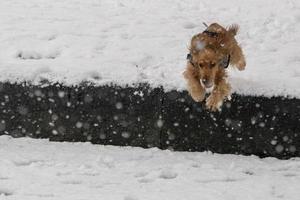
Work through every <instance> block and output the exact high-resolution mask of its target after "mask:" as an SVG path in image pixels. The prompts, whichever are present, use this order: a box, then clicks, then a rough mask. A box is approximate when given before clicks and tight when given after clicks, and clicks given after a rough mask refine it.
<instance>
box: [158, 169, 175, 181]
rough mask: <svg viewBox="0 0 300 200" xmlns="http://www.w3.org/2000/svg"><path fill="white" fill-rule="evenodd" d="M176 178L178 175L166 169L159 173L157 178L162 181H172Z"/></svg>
mask: <svg viewBox="0 0 300 200" xmlns="http://www.w3.org/2000/svg"><path fill="white" fill-rule="evenodd" d="M177 176H178V174H177V173H176V172H174V171H172V170H170V169H166V170H163V171H161V173H160V175H159V178H162V179H174V178H176V177H177Z"/></svg>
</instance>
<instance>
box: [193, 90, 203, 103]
mask: <svg viewBox="0 0 300 200" xmlns="http://www.w3.org/2000/svg"><path fill="white" fill-rule="evenodd" d="M190 95H191V97H192V98H193V100H194V101H196V102H201V101H203V100H204V98H205V93H204V92H201V91H191V92H190Z"/></svg>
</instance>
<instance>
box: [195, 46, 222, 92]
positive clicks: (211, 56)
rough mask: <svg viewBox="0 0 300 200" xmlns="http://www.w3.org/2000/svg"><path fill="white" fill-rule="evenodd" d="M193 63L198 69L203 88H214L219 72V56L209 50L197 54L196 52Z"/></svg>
mask: <svg viewBox="0 0 300 200" xmlns="http://www.w3.org/2000/svg"><path fill="white" fill-rule="evenodd" d="M192 62H193V64H194V66H195V67H196V68H197V71H198V77H199V78H200V82H201V84H202V86H203V87H205V88H207V89H209V88H212V87H213V86H214V82H215V78H216V74H217V71H218V70H219V63H218V56H217V54H216V53H215V52H214V51H213V50H211V49H207V48H205V49H203V50H201V51H197V52H195V51H194V52H192Z"/></svg>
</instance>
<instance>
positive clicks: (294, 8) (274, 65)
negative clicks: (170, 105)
mask: <svg viewBox="0 0 300 200" xmlns="http://www.w3.org/2000/svg"><path fill="white" fill-rule="evenodd" d="M0 15H1V17H0V27H1V30H0V40H1V42H0V49H1V51H0V81H6V80H9V81H16V80H17V81H24V80H26V81H32V82H33V83H38V82H39V81H40V80H42V79H49V80H51V81H60V82H63V83H65V84H77V83H79V82H81V81H94V82H95V83H96V84H99V85H103V84H107V83H111V82H113V83H117V84H119V85H124V84H132V83H137V82H149V83H150V84H151V85H152V86H159V85H163V86H164V87H165V88H166V89H167V90H169V89H178V90H183V89H185V88H186V84H185V81H184V79H183V77H182V72H183V70H184V68H185V64H186V60H185V57H186V53H187V47H188V43H189V40H190V38H191V37H192V35H194V34H196V33H198V32H200V31H202V30H203V29H204V27H203V25H202V22H206V23H211V22H219V23H221V24H222V25H229V24H231V23H238V24H240V26H241V31H240V33H239V35H238V36H237V39H238V41H239V42H240V43H241V45H242V47H243V49H244V52H245V55H246V58H247V68H246V70H245V71H243V72H238V71H235V70H230V73H229V75H230V79H231V83H232V87H233V91H234V92H237V93H240V94H252V95H265V96H273V95H275V96H278V95H283V96H291V97H298V98H300V87H299V86H300V54H299V52H300V46H299V44H300V1H297V0H289V1H281V0H264V1H261V0H251V1H246V0H226V3H225V2H224V1H222V0H213V1H199V0H164V1H160V0H151V1H141V0H114V1H110V0H101V1H100V0H77V1H74V0H51V1H42V0H27V1H24V0H13V1H1V2H0Z"/></svg>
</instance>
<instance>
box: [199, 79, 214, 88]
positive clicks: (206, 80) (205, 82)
mask: <svg viewBox="0 0 300 200" xmlns="http://www.w3.org/2000/svg"><path fill="white" fill-rule="evenodd" d="M201 81H202V84H203V85H204V86H205V87H206V88H210V87H212V86H213V83H212V82H211V81H210V80H209V79H207V78H204V79H202V80H201Z"/></svg>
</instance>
